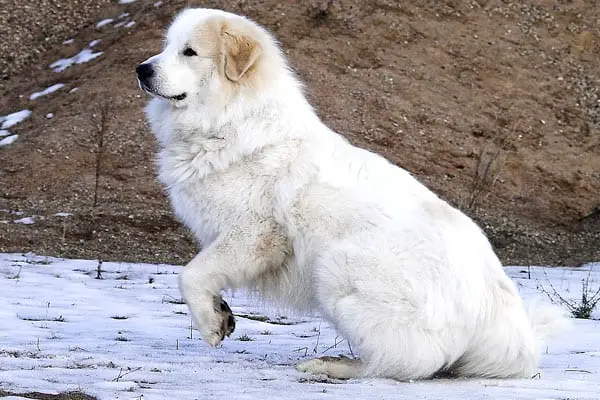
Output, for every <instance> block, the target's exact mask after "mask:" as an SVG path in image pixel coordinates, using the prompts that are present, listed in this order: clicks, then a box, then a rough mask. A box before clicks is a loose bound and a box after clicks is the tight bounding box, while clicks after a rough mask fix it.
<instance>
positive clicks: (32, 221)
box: [13, 217, 35, 225]
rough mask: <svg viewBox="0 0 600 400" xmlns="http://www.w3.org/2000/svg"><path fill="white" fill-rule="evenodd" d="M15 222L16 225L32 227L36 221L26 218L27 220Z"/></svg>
mask: <svg viewBox="0 0 600 400" xmlns="http://www.w3.org/2000/svg"><path fill="white" fill-rule="evenodd" d="M13 222H14V223H15V224H23V225H31V224H34V223H35V221H34V220H33V218H32V217H25V218H21V219H15V220H14V221H13Z"/></svg>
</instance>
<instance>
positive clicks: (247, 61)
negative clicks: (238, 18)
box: [222, 27, 263, 82]
mask: <svg viewBox="0 0 600 400" xmlns="http://www.w3.org/2000/svg"><path fill="white" fill-rule="evenodd" d="M222 39H223V47H224V48H223V53H224V56H225V65H224V70H225V76H226V77H227V79H229V80H230V81H233V82H238V81H239V80H240V79H242V77H243V76H244V74H245V73H246V72H248V70H250V69H251V68H252V67H253V66H254V64H255V63H256V61H257V60H258V58H259V57H260V56H261V54H262V53H263V49H262V47H261V45H260V43H258V41H257V40H255V39H253V38H252V37H250V36H248V35H246V34H242V33H238V32H235V31H233V30H230V29H227V27H224V29H223V31H222Z"/></svg>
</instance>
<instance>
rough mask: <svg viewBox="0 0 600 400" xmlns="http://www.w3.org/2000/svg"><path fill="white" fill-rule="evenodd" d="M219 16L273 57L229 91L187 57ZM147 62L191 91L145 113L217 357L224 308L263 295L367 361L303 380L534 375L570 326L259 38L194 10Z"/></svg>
mask: <svg viewBox="0 0 600 400" xmlns="http://www.w3.org/2000/svg"><path fill="white" fill-rule="evenodd" d="M216 16H218V17H219V18H222V19H224V20H226V21H229V22H231V23H232V24H234V25H237V26H240V27H243V30H244V32H246V33H247V32H250V34H251V35H252V36H253V38H254V39H255V40H256V41H257V42H258V43H259V44H260V46H261V48H262V53H261V56H260V64H259V65H257V66H256V68H257V70H256V71H254V78H249V81H248V82H247V83H244V81H243V80H241V81H240V82H237V83H235V84H232V82H228V81H227V79H226V77H224V76H223V75H222V74H219V71H218V66H217V65H216V64H215V62H214V61H211V60H210V59H207V58H201V59H200V60H198V63H197V64H194V65H192V66H190V65H186V64H184V63H186V62H187V61H186V60H183V59H180V56H179V55H178V53H179V52H180V51H181V50H182V49H183V48H184V47H185V46H186V43H188V41H189V40H190V37H191V36H193V34H194V32H196V31H197V30H198V29H199V27H202V26H203V24H205V22H206V21H208V20H210V19H211V18H213V17H216ZM178 57H179V58H178ZM147 62H152V63H154V64H155V67H156V69H157V71H158V72H157V73H158V74H159V78H160V81H161V82H165V88H166V89H165V90H167V91H168V92H169V95H174V94H177V93H178V92H181V91H187V92H188V96H187V98H186V99H185V100H184V101H174V100H166V99H162V98H155V99H153V100H152V101H151V102H150V104H149V106H148V108H147V116H148V119H149V122H150V124H151V127H152V130H153V132H154V134H155V135H156V137H157V139H158V141H159V142H160V145H161V150H160V153H159V155H158V166H159V171H160V180H161V181H162V182H163V184H164V185H166V187H167V188H168V193H169V196H170V199H171V201H172V204H173V207H174V210H175V212H176V214H177V215H178V217H179V218H181V220H182V221H183V222H184V223H185V224H186V225H187V226H188V227H189V228H190V229H191V230H192V231H193V232H194V233H195V234H196V236H197V237H198V239H199V241H200V242H201V243H202V245H203V250H202V251H201V252H200V253H199V254H198V255H197V256H196V257H195V258H194V259H193V260H192V261H191V262H190V263H189V264H188V265H187V266H186V267H185V269H184V271H183V273H182V274H181V277H180V288H181V291H182V294H183V296H184V298H185V300H186V302H187V304H188V305H189V307H190V309H191V312H192V314H193V316H194V319H195V321H196V323H197V324H198V326H199V329H200V330H201V333H202V336H203V338H204V339H205V340H206V341H207V342H208V343H209V344H210V345H213V346H214V345H217V344H218V343H219V342H220V341H221V332H220V331H219V327H220V323H221V321H220V318H221V317H220V314H219V313H217V312H216V311H215V310H214V300H213V299H214V296H219V293H220V292H221V291H222V290H223V289H225V288H251V289H258V290H260V291H261V293H262V294H263V295H264V296H265V297H267V298H272V299H274V300H276V301H279V302H281V303H284V304H285V305H288V306H292V307H295V308H298V309H309V308H317V309H318V310H320V311H321V312H322V314H323V315H324V317H325V318H326V319H327V320H328V321H329V322H331V323H332V324H333V325H334V326H335V327H336V329H337V330H339V332H340V333H341V334H342V335H343V336H344V337H346V338H347V339H348V341H349V342H350V343H351V344H352V346H353V349H355V350H357V352H358V353H359V354H360V358H361V362H354V361H348V360H343V359H342V360H341V363H337V362H336V361H335V360H312V361H309V362H305V363H303V364H301V366H300V369H301V370H304V371H311V372H325V373H329V374H330V375H331V376H337V377H354V376H383V377H391V378H396V379H417V378H427V377H431V376H433V375H434V374H436V373H438V372H444V371H446V372H451V373H455V374H457V375H463V376H482V377H527V376H530V375H532V374H533V373H534V372H535V370H536V367H537V363H538V354H539V350H540V344H541V341H542V340H543V338H544V337H545V335H546V334H547V333H548V332H547V330H551V327H552V325H553V324H554V323H555V322H557V321H558V320H559V319H560V317H559V316H551V313H547V314H544V315H549V317H548V318H543V317H540V316H539V315H536V318H535V319H532V318H530V317H528V314H527V313H526V311H525V308H524V305H523V303H522V301H521V298H520V297H519V294H518V292H517V290H516V288H515V285H514V284H513V282H512V281H511V280H510V279H509V278H508V277H507V276H506V274H505V273H504V271H503V269H502V266H501V264H500V262H499V260H498V258H497V257H496V255H495V254H494V251H493V250H492V248H491V246H490V244H489V242H488V240H487V238H486V237H485V235H484V234H483V233H482V231H481V230H480V229H479V228H478V227H477V226H476V225H475V224H474V223H473V222H472V221H471V220H470V219H469V218H468V217H467V216H465V215H464V214H462V213H461V212H460V211H458V210H456V209H454V208H452V207H451V206H449V205H448V204H447V203H446V202H444V201H442V200H441V199H439V198H438V197H437V196H436V195H435V194H433V193H432V192H431V191H429V190H428V189H427V188H426V187H425V186H423V185H422V184H421V183H419V182H418V181H417V180H416V179H415V178H413V177H412V176H411V175H410V174H409V173H408V172H406V171H405V170H403V169H401V168H398V167H396V166H394V165H393V164H391V163H389V162H388V161H386V160H385V159H384V158H382V157H380V156H378V155H376V154H374V153H371V152H369V151H366V150H363V149H360V148H357V147H354V146H352V145H351V144H350V143H348V142H347V141H346V140H345V139H344V138H343V137H341V136H340V135H338V134H336V133H334V132H332V131H331V130H330V129H329V128H327V127H326V126H325V125H324V124H323V123H322V122H321V121H320V120H319V118H318V117H317V116H316V115H315V113H314V112H313V109H312V108H311V106H310V105H309V104H308V103H307V101H306V99H305V97H304V95H303V92H302V89H301V85H300V84H299V82H298V80H297V79H296V78H295V77H294V75H293V74H292V73H291V72H290V71H289V69H288V67H287V63H286V60H285V58H284V57H283V56H282V54H281V51H280V49H279V46H278V45H277V43H276V42H275V40H274V39H273V38H272V36H271V35H270V34H269V33H267V32H266V31H265V30H264V29H263V28H261V27H260V26H258V25H257V24H255V23H253V22H251V21H249V20H247V19H245V18H243V17H240V16H236V15H233V14H228V13H224V12H222V11H216V10H208V9H189V10H186V11H184V12H183V13H181V14H180V15H179V16H178V17H177V19H176V20H175V22H174V23H173V25H172V26H171V27H170V29H169V31H168V34H167V43H166V45H165V49H164V51H163V52H162V53H161V54H159V55H157V56H155V57H153V58H151V59H149V60H148V61H147ZM260 69H263V70H264V71H261V70H260ZM261 72H265V74H263V78H264V77H266V78H267V79H262V80H261V79H260V74H261ZM182 77H183V79H182ZM535 313H537V311H534V314H535ZM538 321H541V322H540V323H539V324H538ZM336 371H337V372H336ZM340 371H341V372H340ZM338 372H339V373H338Z"/></svg>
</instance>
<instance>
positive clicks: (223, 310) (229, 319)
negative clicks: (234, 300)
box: [215, 297, 235, 340]
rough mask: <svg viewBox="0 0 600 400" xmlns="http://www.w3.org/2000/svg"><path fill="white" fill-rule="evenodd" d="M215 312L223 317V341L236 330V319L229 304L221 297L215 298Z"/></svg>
mask: <svg viewBox="0 0 600 400" xmlns="http://www.w3.org/2000/svg"><path fill="white" fill-rule="evenodd" d="M215 311H216V312H217V313H218V314H220V315H221V340H223V339H225V336H231V334H232V333H233V331H234V330H235V318H234V317H233V312H232V311H231V308H229V304H227V302H226V301H225V300H223V299H222V298H220V297H215Z"/></svg>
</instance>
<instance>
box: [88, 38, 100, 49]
mask: <svg viewBox="0 0 600 400" xmlns="http://www.w3.org/2000/svg"><path fill="white" fill-rule="evenodd" d="M101 41H102V40H100V39H96V40H92V41H91V42H90V44H88V47H89V48H92V47H94V46H95V45H97V44H98V43H100V42H101Z"/></svg>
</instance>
